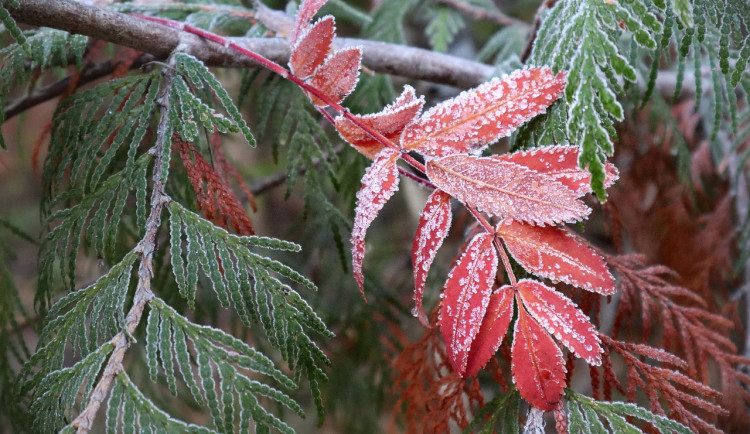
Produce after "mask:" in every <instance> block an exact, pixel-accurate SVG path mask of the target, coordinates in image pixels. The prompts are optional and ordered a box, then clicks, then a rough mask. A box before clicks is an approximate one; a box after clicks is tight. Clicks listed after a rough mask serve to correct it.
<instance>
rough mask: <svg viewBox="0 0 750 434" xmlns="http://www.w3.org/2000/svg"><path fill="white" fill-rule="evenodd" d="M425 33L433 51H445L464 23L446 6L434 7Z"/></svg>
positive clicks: (459, 15) (458, 14)
mask: <svg viewBox="0 0 750 434" xmlns="http://www.w3.org/2000/svg"><path fill="white" fill-rule="evenodd" d="M432 12H433V14H432V18H431V19H430V23H429V24H428V25H427V27H426V28H425V33H426V34H427V36H428V37H429V38H430V46H432V49H433V50H435V51H440V52H443V51H446V50H447V49H448V46H449V45H450V43H451V42H453V38H455V36H456V34H457V33H458V32H459V31H460V30H461V29H463V28H464V26H465V25H466V23H465V22H464V19H463V17H462V16H461V14H460V13H458V11H456V10H454V9H451V8H449V7H446V6H436V7H435V9H434V10H433V11H432Z"/></svg>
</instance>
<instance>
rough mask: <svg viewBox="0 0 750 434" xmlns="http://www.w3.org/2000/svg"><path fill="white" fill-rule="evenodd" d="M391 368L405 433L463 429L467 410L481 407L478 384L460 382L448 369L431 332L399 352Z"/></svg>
mask: <svg viewBox="0 0 750 434" xmlns="http://www.w3.org/2000/svg"><path fill="white" fill-rule="evenodd" d="M393 369H394V371H395V373H396V375H395V378H394V379H393V388H394V393H395V395H396V396H397V397H398V399H397V401H396V405H395V407H396V408H397V409H399V410H400V411H401V412H402V414H403V415H404V417H405V419H406V431H407V432H412V433H416V432H426V433H428V432H435V433H439V432H450V431H451V426H452V425H453V424H454V423H455V424H457V425H458V426H460V427H464V426H466V425H468V424H469V422H471V413H470V410H471V409H472V408H474V407H480V406H482V405H483V404H484V399H483V397H482V391H481V390H480V388H479V381H478V380H477V379H476V378H471V379H469V380H464V379H463V378H461V377H460V376H458V375H457V374H456V373H455V372H454V371H453V369H451V365H450V363H449V362H448V360H447V354H446V353H445V346H444V345H443V343H442V342H440V336H439V334H438V333H437V330H435V329H427V331H426V333H425V334H424V336H422V338H421V339H419V340H418V341H416V342H414V343H413V344H411V345H409V346H408V347H406V348H405V349H404V350H402V351H401V352H400V353H399V355H398V356H397V357H396V359H395V360H394V362H393Z"/></svg>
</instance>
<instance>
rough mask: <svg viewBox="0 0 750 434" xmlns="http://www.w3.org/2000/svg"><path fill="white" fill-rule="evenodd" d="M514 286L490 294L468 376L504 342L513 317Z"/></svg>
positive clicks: (484, 363) (482, 364)
mask: <svg viewBox="0 0 750 434" xmlns="http://www.w3.org/2000/svg"><path fill="white" fill-rule="evenodd" d="M513 300H514V297H513V287H512V286H510V285H506V286H503V287H502V288H500V289H498V290H497V291H496V292H495V293H493V294H492V296H490V303H489V306H487V313H486V314H485V315H484V321H482V326H481V327H480V328H479V333H477V337H476V338H475V339H474V342H472V343H471V350H470V351H469V360H468V362H467V363H466V376H467V377H470V376H473V375H476V373H477V372H479V370H480V369H482V367H483V366H484V365H486V364H487V362H488V361H489V360H490V358H492V356H493V355H494V354H495V352H497V349H498V348H499V347H500V344H501V343H502V342H503V338H504V337H505V334H506V333H507V332H508V326H509V325H510V321H511V320H512V319H513Z"/></svg>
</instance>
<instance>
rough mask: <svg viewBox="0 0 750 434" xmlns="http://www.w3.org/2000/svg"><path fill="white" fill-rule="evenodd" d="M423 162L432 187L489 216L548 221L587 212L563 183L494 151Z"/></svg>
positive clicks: (575, 217)
mask: <svg viewBox="0 0 750 434" xmlns="http://www.w3.org/2000/svg"><path fill="white" fill-rule="evenodd" d="M426 167H427V176H428V177H429V178H430V181H432V183H433V184H435V185H436V186H437V187H438V188H440V189H441V190H443V191H445V192H446V193H448V194H450V195H451V196H453V197H454V198H456V199H458V200H460V201H461V202H463V203H465V204H467V205H469V206H476V207H478V208H479V209H481V210H482V211H485V212H487V213H490V214H492V215H494V216H498V217H510V218H513V219H515V220H519V221H523V222H527V223H533V224H537V225H550V224H558V223H563V222H567V223H570V222H574V221H578V220H581V219H583V218H585V217H586V216H588V214H589V212H591V209H590V208H589V207H588V206H586V205H585V204H584V203H583V202H581V201H580V200H578V198H577V197H576V195H575V193H573V191H571V190H570V189H569V188H567V187H565V186H564V185H563V184H561V183H559V182H557V181H554V180H552V179H550V178H548V177H547V176H546V175H543V174H541V173H539V172H536V171H534V170H531V169H529V168H527V167H524V166H521V165H518V164H515V163H511V162H508V161H503V160H502V159H500V158H499V157H496V156H492V157H474V156H471V155H452V156H448V157H444V158H440V159H436V160H430V161H428V162H427V165H426Z"/></svg>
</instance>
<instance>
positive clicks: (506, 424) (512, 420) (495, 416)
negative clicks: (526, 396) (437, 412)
mask: <svg viewBox="0 0 750 434" xmlns="http://www.w3.org/2000/svg"><path fill="white" fill-rule="evenodd" d="M519 401H520V400H519V395H518V391H517V390H516V389H513V388H511V389H510V390H508V391H507V392H505V393H503V394H502V395H500V396H497V397H495V398H494V399H492V400H491V401H489V402H488V403H486V404H485V405H484V407H482V408H481V409H480V410H479V411H478V412H477V413H476V414H475V415H474V419H473V420H472V421H471V423H470V424H469V425H468V426H467V427H466V428H465V429H464V434H468V433H470V432H477V433H481V434H491V433H499V434H502V433H508V434H512V433H518V432H520V427H519V426H518V404H519ZM480 427H481V429H480ZM571 432H575V431H571Z"/></svg>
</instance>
